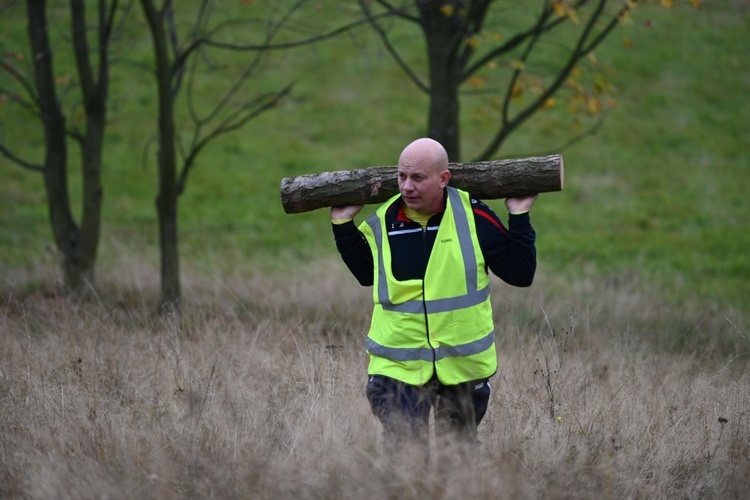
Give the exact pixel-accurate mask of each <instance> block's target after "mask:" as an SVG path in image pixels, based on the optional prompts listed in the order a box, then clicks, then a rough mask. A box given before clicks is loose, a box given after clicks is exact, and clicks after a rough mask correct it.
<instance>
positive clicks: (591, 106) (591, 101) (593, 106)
mask: <svg viewBox="0 0 750 500" xmlns="http://www.w3.org/2000/svg"><path fill="white" fill-rule="evenodd" d="M586 105H587V107H588V110H589V114H592V115H598V114H599V113H601V112H602V102H601V101H600V100H599V99H597V98H596V97H594V96H589V98H588V101H587V102H586Z"/></svg>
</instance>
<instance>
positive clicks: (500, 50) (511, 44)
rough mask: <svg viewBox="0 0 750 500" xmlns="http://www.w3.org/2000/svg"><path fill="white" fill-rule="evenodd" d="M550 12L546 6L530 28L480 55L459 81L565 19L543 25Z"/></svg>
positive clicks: (558, 24)
mask: <svg viewBox="0 0 750 500" xmlns="http://www.w3.org/2000/svg"><path fill="white" fill-rule="evenodd" d="M551 12H552V10H551V8H550V7H548V8H547V9H545V10H543V11H542V14H541V15H540V17H539V21H538V22H537V23H535V24H534V26H532V27H531V28H529V29H528V30H526V31H524V32H521V33H518V34H516V35H515V36H514V37H513V38H511V39H510V40H508V41H507V42H505V43H504V44H502V45H500V46H499V47H496V48H494V49H493V50H491V51H489V52H488V53H487V54H485V55H484V56H482V58H481V59H479V60H478V61H476V62H475V63H474V64H472V65H471V66H470V67H469V68H468V69H466V71H464V72H463V74H462V75H461V81H465V80H466V79H468V78H469V77H470V76H472V75H473V74H474V73H476V72H477V71H479V70H480V69H482V68H483V67H484V66H485V65H487V64H488V63H489V62H490V61H492V60H493V59H496V58H497V57H499V56H501V55H503V54H505V53H508V52H511V51H513V50H515V49H516V48H518V47H520V46H521V45H522V44H523V43H524V42H526V41H527V40H528V39H529V38H532V37H534V36H535V35H536V34H537V33H540V32H541V33H546V32H548V31H551V30H553V29H554V28H556V27H558V26H560V25H561V24H562V23H564V22H565V21H566V20H567V19H565V18H558V19H555V20H553V21H551V22H550V23H549V24H547V25H544V24H543V23H542V22H541V20H542V19H544V20H547V19H548V18H549V14H550V13H551Z"/></svg>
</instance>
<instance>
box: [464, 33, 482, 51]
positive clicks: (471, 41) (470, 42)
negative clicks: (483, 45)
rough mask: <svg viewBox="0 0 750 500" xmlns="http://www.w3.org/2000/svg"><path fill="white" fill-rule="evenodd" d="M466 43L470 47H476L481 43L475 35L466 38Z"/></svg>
mask: <svg viewBox="0 0 750 500" xmlns="http://www.w3.org/2000/svg"><path fill="white" fill-rule="evenodd" d="M466 44H467V45H468V46H469V47H471V48H472V49H476V48H477V46H478V45H479V39H478V38H477V37H475V36H473V37H471V38H469V39H468V40H466Z"/></svg>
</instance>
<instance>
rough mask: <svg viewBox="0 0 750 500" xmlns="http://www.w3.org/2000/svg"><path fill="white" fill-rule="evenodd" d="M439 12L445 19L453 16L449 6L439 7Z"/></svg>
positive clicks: (451, 8)
mask: <svg viewBox="0 0 750 500" xmlns="http://www.w3.org/2000/svg"><path fill="white" fill-rule="evenodd" d="M440 12H442V13H443V15H445V17H451V16H452V15H453V6H452V5H450V4H447V3H446V4H443V6H442V7H440Z"/></svg>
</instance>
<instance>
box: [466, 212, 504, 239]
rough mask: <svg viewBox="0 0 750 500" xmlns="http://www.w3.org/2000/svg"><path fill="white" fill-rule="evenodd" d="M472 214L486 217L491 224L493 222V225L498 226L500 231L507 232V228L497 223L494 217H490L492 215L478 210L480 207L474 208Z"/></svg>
mask: <svg viewBox="0 0 750 500" xmlns="http://www.w3.org/2000/svg"><path fill="white" fill-rule="evenodd" d="M474 215H479V216H480V217H483V218H484V219H487V220H488V221H490V222H492V224H493V225H494V226H495V227H497V228H498V229H499V230H500V231H502V232H503V233H505V234H508V230H507V229H505V227H504V226H503V225H502V224H500V223H499V222H498V221H497V219H495V218H494V217H492V216H491V215H490V214H488V213H487V212H485V211H484V210H480V209H478V208H475V209H474Z"/></svg>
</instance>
